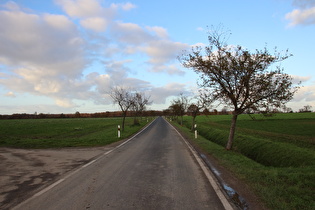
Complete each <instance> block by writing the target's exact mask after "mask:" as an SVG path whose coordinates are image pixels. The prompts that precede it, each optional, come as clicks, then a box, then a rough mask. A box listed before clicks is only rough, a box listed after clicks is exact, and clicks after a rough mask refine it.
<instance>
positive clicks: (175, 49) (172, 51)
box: [143, 40, 190, 65]
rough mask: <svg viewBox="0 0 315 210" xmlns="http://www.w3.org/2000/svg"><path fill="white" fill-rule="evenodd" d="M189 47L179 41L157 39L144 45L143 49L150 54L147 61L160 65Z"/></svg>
mask: <svg viewBox="0 0 315 210" xmlns="http://www.w3.org/2000/svg"><path fill="white" fill-rule="evenodd" d="M189 47H190V46H189V45H187V44H184V43H180V42H172V41H170V40H157V41H154V42H152V43H150V44H149V45H147V46H146V47H144V49H143V51H144V52H146V53H147V54H148V55H149V56H150V60H149V63H151V64H158V65H160V64H162V63H167V62H169V61H171V60H174V59H176V58H177V56H179V55H181V54H182V51H183V50H185V49H187V48H189Z"/></svg>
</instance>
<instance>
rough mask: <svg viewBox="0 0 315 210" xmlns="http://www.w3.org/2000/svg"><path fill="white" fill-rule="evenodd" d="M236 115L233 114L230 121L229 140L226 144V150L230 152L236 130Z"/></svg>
mask: <svg viewBox="0 0 315 210" xmlns="http://www.w3.org/2000/svg"><path fill="white" fill-rule="evenodd" d="M237 116H238V115H237V114H233V117H232V121H231V127H230V135H229V140H228V142H227V144H226V147H225V148H226V149H227V150H231V149H232V144H233V140H234V134H235V128H236V120H237Z"/></svg>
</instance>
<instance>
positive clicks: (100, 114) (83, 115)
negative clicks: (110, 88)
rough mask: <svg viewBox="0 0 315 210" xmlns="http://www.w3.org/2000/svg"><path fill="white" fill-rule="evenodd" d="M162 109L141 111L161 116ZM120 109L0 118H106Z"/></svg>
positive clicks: (115, 114)
mask: <svg viewBox="0 0 315 210" xmlns="http://www.w3.org/2000/svg"><path fill="white" fill-rule="evenodd" d="M135 115H136V112H134V111H130V112H128V113H127V114H126V117H134V116H135ZM161 115H163V111H157V110H147V111H143V112H142V116H143V117H148V116H161ZM122 116H123V113H122V112H121V111H113V112H109V111H108V112H97V113H80V112H76V113H73V114H64V113H61V114H43V113H40V114H27V113H16V114H12V115H0V119H53V118H56V119H58V118H60V119H61V118H108V117H122Z"/></svg>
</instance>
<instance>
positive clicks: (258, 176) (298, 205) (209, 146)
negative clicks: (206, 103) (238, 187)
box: [173, 115, 315, 210]
mask: <svg viewBox="0 0 315 210" xmlns="http://www.w3.org/2000/svg"><path fill="white" fill-rule="evenodd" d="M304 116H307V115H304ZM312 116H314V115H312ZM283 117H289V115H286V116H283ZM294 117H296V116H294V115H293V118H294ZM211 118H212V116H210V117H209V118H208V120H207V121H212V122H211V123H210V124H207V126H209V127H211V125H212V127H213V126H215V124H213V122H215V123H219V125H217V128H219V129H218V130H213V131H216V132H213V133H212V132H208V133H207V137H206V138H205V137H203V136H202V135H199V136H198V139H195V138H194V133H192V132H191V131H190V129H189V128H190V126H191V124H190V125H189V124H187V125H186V126H183V127H182V126H180V125H178V124H177V123H173V124H174V125H175V126H177V127H178V128H179V129H181V130H182V131H183V132H184V133H185V134H186V135H187V136H189V137H190V139H191V141H193V142H194V143H195V144H197V145H198V147H200V148H201V149H202V150H203V151H204V152H205V153H208V154H210V155H212V156H213V157H215V158H216V159H217V160H218V161H219V162H220V164H221V165H222V166H224V167H226V168H227V169H229V170H230V171H231V172H232V173H233V174H234V175H235V176H236V177H237V178H238V179H240V180H242V181H244V182H245V183H247V184H248V185H249V186H250V188H251V189H252V191H253V192H254V193H255V194H256V195H257V196H258V197H259V198H260V199H261V201H262V202H263V203H264V204H265V205H266V206H267V207H268V208H269V209H277V210H279V209H283V210H285V209H306V210H308V209H309V210H311V209H315V200H314V189H315V182H314V180H315V163H314V162H313V164H304V165H300V166H299V165H296V164H294V166H286V167H283V166H282V167H276V166H270V165H264V164H262V163H259V162H257V161H255V160H253V159H251V158H249V157H247V156H245V155H244V154H242V153H241V151H240V150H239V149H237V148H234V150H232V151H226V150H225V148H224V146H223V145H221V144H220V142H226V141H227V136H226V134H225V132H226V130H225V128H224V127H225V123H226V122H224V121H223V120H222V119H223V118H224V120H229V119H228V118H229V117H228V116H222V118H221V120H220V119H219V118H220V116H214V117H213V118H215V119H214V120H212V119H211ZM225 118H226V119H225ZM278 118H279V119H275V118H274V119H271V120H279V121H282V120H283V119H280V118H281V116H278ZM293 118H292V117H289V118H288V119H287V120H293V121H292V122H287V126H290V125H293V124H295V122H294V121H295V120H298V121H300V122H302V121H303V122H305V120H306V119H301V118H298V119H293ZM185 120H187V122H188V121H190V118H188V117H187V118H185ZM197 120H198V123H199V124H198V128H200V127H202V126H201V125H202V124H204V123H206V122H205V121H204V120H205V119H203V118H202V117H197ZM244 120H247V119H244ZM240 121H242V118H241V120H240ZM187 122H186V123H187ZM313 122H314V118H313V119H311V120H310V121H308V125H310V126H312V125H314V124H313ZM239 124H240V125H242V124H255V122H253V121H248V122H247V123H246V122H240V123H239ZM258 124H260V125H262V124H265V125H264V126H266V127H265V128H264V130H265V131H267V130H269V129H268V128H267V127H268V124H269V125H270V126H275V125H276V124H275V123H274V122H272V123H270V122H268V120H265V123H263V122H261V121H259V122H258ZM256 125H257V124H256ZM279 126H283V125H279ZM209 127H208V128H209ZM306 127H307V126H306ZM240 128H242V126H240ZM307 128H308V127H307ZM220 129H221V131H220ZM226 129H228V127H227V128H226ZM247 129H250V128H248V127H247ZM255 129H257V130H256V131H257V132H254V131H255ZM259 129H262V127H261V126H257V127H255V126H254V125H252V127H251V130H252V132H242V130H241V129H239V130H238V132H239V133H242V135H248V139H254V138H255V140H257V142H258V143H259V138H257V137H258V136H257V135H252V134H253V133H256V134H257V133H259V131H258V130H259ZM289 130H290V129H289ZM246 131H248V130H246ZM297 131H298V132H300V130H297ZM312 131H313V132H310V133H309V134H306V136H308V139H313V134H314V130H312ZM220 132H221V133H222V134H221V133H220ZM268 132H270V133H272V130H271V129H270V130H269V131H268ZM281 132H282V131H281ZM288 132H289V133H290V134H289V135H293V136H295V135H294V133H293V131H292V129H291V130H290V131H288ZM246 133H247V134H246ZM274 133H276V132H274ZM263 134H264V133H260V134H259V135H261V136H260V137H262V135H263ZM277 137H279V135H278V136H277ZM284 137H285V135H284ZM295 137H296V138H295V139H296V141H297V142H294V141H291V140H290V139H286V137H285V138H283V139H276V138H275V139H273V137H270V136H265V138H267V139H268V138H269V141H270V142H273V143H275V144H278V142H281V143H285V142H287V144H288V145H289V146H290V148H291V147H292V148H293V149H294V146H295V147H296V149H297V150H298V151H299V150H303V149H305V151H313V153H312V154H313V156H314V147H313V141H312V140H311V141H304V137H303V138H301V139H299V138H297V137H301V135H300V134H298V135H296V136H295ZM209 139H213V140H215V141H216V142H213V141H212V140H209ZM239 141H242V139H239ZM298 141H303V144H300V143H298ZM253 143H254V142H253ZM305 144H309V148H306V147H305V146H306V145H305ZM239 146H240V145H239ZM248 146H251V145H248ZM279 149H280V150H281V149H283V150H284V151H278V150H279ZM270 150H271V148H270ZM250 151H251V150H249V151H248V152H250ZM274 151H277V153H279V152H283V154H286V153H287V152H286V147H278V148H277V150H274ZM253 152H254V151H253ZM262 152H263V151H262ZM266 152H268V151H266ZM269 153H270V152H269ZM275 155H277V156H279V155H281V153H280V154H275ZM267 157H269V158H271V159H274V157H273V155H272V154H271V155H270V154H268V155H266V156H265V157H263V158H267ZM292 158H294V157H292ZM296 158H297V160H298V158H299V157H296ZM271 159H270V161H272V160H271Z"/></svg>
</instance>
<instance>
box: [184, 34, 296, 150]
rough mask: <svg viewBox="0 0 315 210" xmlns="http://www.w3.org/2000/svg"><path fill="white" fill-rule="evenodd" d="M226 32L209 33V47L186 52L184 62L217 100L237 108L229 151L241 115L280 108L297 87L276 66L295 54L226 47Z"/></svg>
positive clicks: (290, 97) (234, 113) (232, 122)
mask: <svg viewBox="0 0 315 210" xmlns="http://www.w3.org/2000/svg"><path fill="white" fill-rule="evenodd" d="M227 38H228V36H227V33H226V32H225V31H223V32H222V30H213V31H210V32H209V36H208V40H209V46H207V47H205V48H204V52H205V53H203V48H201V47H195V48H193V50H192V52H191V53H185V54H184V55H183V56H181V57H180V61H181V62H182V64H183V65H184V67H186V68H192V69H193V70H194V71H195V72H197V73H200V75H201V76H200V78H201V84H199V85H200V86H201V87H207V88H209V89H210V90H211V92H212V95H213V97H215V98H217V99H218V100H220V101H221V102H223V103H225V104H227V105H229V106H231V107H232V108H233V117H232V121H231V127H230V134H229V139H228V142H227V145H226V149H227V150H230V149H231V148H232V143H233V140H234V134H235V128H236V121H237V117H238V115H240V114H242V113H243V112H244V111H245V110H246V109H248V108H251V107H267V106H269V105H273V106H275V107H280V106H281V105H282V104H284V103H286V102H287V101H289V100H291V99H292V98H293V95H294V93H295V92H296V91H297V88H298V87H297V86H294V85H293V83H292V77H291V76H289V75H288V74H285V73H283V69H281V68H280V67H279V66H276V67H275V68H273V69H271V68H270V67H272V64H274V63H277V62H279V61H283V60H285V59H287V58H288V57H290V56H291V55H289V54H288V52H287V51H286V53H284V55H281V53H278V52H277V51H276V49H275V53H274V55H272V54H270V53H269V51H268V50H267V48H266V47H265V48H264V49H263V50H256V51H255V52H250V51H249V50H247V49H244V48H243V47H241V46H231V45H227V44H226V40H227Z"/></svg>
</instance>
